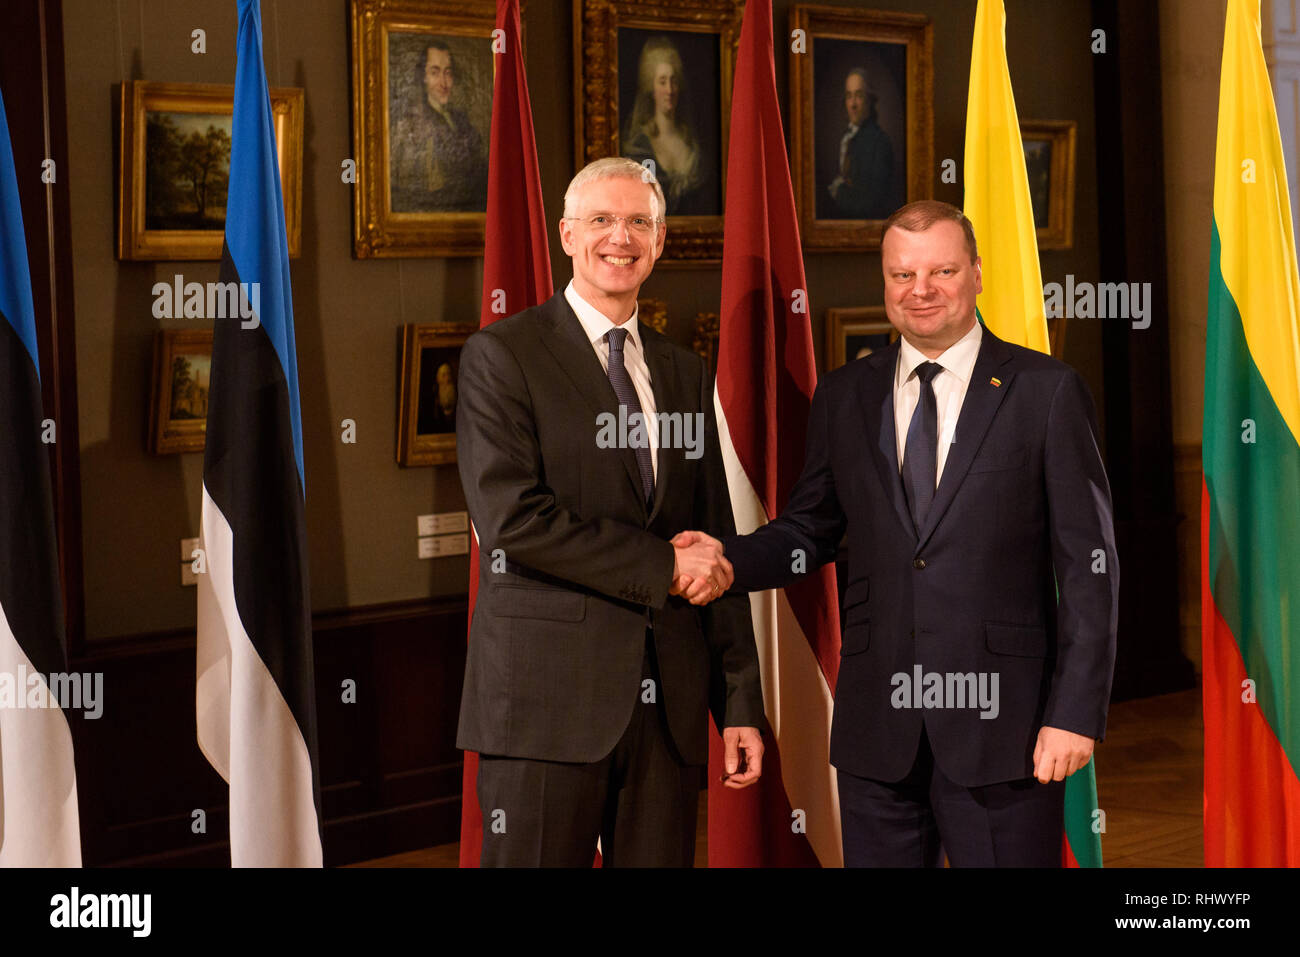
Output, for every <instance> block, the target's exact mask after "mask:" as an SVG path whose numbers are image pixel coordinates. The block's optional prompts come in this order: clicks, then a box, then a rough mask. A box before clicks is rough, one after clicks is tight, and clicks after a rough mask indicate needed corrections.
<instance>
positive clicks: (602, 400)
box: [542, 290, 644, 505]
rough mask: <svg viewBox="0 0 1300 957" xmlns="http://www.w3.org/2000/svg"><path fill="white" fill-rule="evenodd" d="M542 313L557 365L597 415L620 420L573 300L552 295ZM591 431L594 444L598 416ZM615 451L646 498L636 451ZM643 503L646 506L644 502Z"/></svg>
mask: <svg viewBox="0 0 1300 957" xmlns="http://www.w3.org/2000/svg"><path fill="white" fill-rule="evenodd" d="M542 310H543V311H544V312H545V313H546V314H547V316H548V318H549V319H550V321H551V326H552V329H553V333H554V334H553V335H549V336H543V337H542V341H543V342H544V343H545V344H546V348H547V349H549V350H550V352H551V355H553V356H554V357H555V361H556V363H557V364H558V365H559V367H560V368H561V369H563V370H564V373H565V375H566V376H568V378H569V380H570V381H571V382H572V383H573V385H574V387H575V388H576V389H577V390H578V392H579V393H580V394H581V395H582V397H583V398H584V399H585V400H586V402H587V404H588V405H589V406H591V408H592V411H593V413H601V412H608V413H609V414H611V415H613V416H614V418H615V419H616V420H617V418H618V396H617V395H615V394H614V386H613V385H611V384H610V381H609V376H608V375H607V374H606V373H605V370H604V369H603V368H601V365H600V360H599V359H598V358H596V350H595V349H593V348H592V347H591V343H590V342H588V341H587V333H586V331H585V330H584V329H583V328H582V323H581V322H579V321H578V317H577V315H576V314H575V313H574V311H573V308H572V307H571V306H570V305H569V301H568V300H567V299H565V298H564V292H563V290H561V291H560V292H557V293H556V294H555V295H554V296H552V297H551V298H550V300H548V301H547V302H546V303H545V304H544V305H543V306H542ZM590 428H591V437H592V441H593V442H594V441H595V439H596V430H597V425H596V416H595V414H593V415H592V418H591V422H590ZM615 451H617V452H618V455H619V458H621V459H622V460H623V466H624V469H625V470H626V471H627V476H628V480H629V481H631V483H632V486H633V488H634V489H635V490H636V497H637V499H638V500H640V499H642V491H641V471H640V470H639V469H638V468H637V464H636V452H634V451H633V450H632V449H631V448H625V449H617V450H615ZM642 504H643V505H644V502H643V503H642Z"/></svg>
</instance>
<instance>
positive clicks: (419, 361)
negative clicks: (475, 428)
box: [397, 323, 478, 466]
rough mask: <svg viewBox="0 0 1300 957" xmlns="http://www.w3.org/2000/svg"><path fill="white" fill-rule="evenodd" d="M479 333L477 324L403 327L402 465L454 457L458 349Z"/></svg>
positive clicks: (443, 461) (445, 461)
mask: <svg viewBox="0 0 1300 957" xmlns="http://www.w3.org/2000/svg"><path fill="white" fill-rule="evenodd" d="M476 331H478V327H477V326H471V325H449V324H446V323H435V324H430V325H415V324H410V325H406V326H403V327H402V373H401V384H400V388H399V392H398V406H397V463H398V464H399V465H406V466H411V465H446V464H449V463H451V462H455V461H456V386H457V379H458V377H459V375H460V350H461V349H462V348H463V347H464V345H465V340H466V339H468V338H469V337H470V336H471V335H472V334H473V333H474V332H476Z"/></svg>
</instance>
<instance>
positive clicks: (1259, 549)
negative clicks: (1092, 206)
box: [1201, 0, 1300, 867]
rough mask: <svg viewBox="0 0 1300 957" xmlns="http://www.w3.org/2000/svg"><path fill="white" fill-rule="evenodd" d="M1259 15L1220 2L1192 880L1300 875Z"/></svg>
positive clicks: (1278, 311)
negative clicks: (1197, 836)
mask: <svg viewBox="0 0 1300 957" xmlns="http://www.w3.org/2000/svg"><path fill="white" fill-rule="evenodd" d="M1294 237H1295V234H1294V232H1293V223H1292V218H1291V204H1290V199H1289V193H1288V192H1287V175H1286V162H1285V157H1284V155H1283V151H1282V141H1281V136H1280V134H1279V131H1278V122H1277V112H1276V108H1275V106H1274V102H1273V93H1272V90H1271V88H1270V85H1269V77H1268V70H1267V67H1266V66H1265V62H1264V53H1263V48H1262V45H1261V37H1260V5H1259V0H1228V9H1227V19H1226V22H1225V31H1224V41H1223V65H1222V72H1221V74H1220V79H1219V122H1218V137H1217V143H1216V148H1215V161H1214V222H1213V225H1212V233H1211V246H1210V288H1209V300H1208V315H1207V329H1206V347H1205V418H1204V423H1203V434H1202V462H1203V466H1202V467H1203V470H1204V481H1203V485H1202V493H1201V642H1202V659H1203V664H1202V671H1203V682H1202V707H1203V709H1204V718H1205V793H1204V815H1205V865H1206V866H1207V867H1296V866H1300V707H1297V701H1300V662H1298V661H1297V657H1296V656H1297V652H1298V651H1300V617H1297V608H1298V607H1300V511H1297V509H1296V502H1297V500H1298V499H1300V275H1298V274H1297V265H1296V248H1295V238H1294Z"/></svg>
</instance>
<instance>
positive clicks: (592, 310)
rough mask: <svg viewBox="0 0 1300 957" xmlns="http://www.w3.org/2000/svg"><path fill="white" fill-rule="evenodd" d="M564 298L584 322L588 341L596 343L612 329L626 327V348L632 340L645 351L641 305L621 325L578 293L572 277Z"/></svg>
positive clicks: (583, 329)
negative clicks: (640, 327)
mask: <svg viewBox="0 0 1300 957" xmlns="http://www.w3.org/2000/svg"><path fill="white" fill-rule="evenodd" d="M564 298H565V299H567V300H568V302H569V305H570V306H571V307H572V308H573V312H574V314H575V315H577V317H578V321H579V322H580V323H582V331H583V332H585V333H586V335H587V341H588V342H590V343H591V344H592V345H596V344H598V343H599V342H600V341H601V340H602V339H604V338H605V334H606V333H607V332H609V330H611V329H626V330H627V333H628V335H627V339H626V340H625V341H624V348H626V347H627V343H629V342H630V343H631V344H632V346H633V348H635V349H636V351H637V352H642V351H643V350H642V348H641V332H640V329H639V328H638V327H639V326H640V323H639V322H638V321H637V319H638V316H637V314H638V312H639V307H636V306H634V307H633V308H632V318H630V319H629V320H628V321H627V322H625V323H623V324H622V325H619V324H617V323H615V322H612V321H611V320H610V318H609V317H608V316H606V315H605V314H604V313H603V312H601V311H600V310H599V309H597V308H596V307H595V306H593V305H592V304H591V303H589V302H587V300H585V299H583V298H582V297H581V296H580V295H578V291H577V290H576V289H574V288H573V280H572V279H570V280H569V284H568V285H567V286H565V287H564Z"/></svg>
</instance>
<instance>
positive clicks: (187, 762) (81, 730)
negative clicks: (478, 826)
mask: <svg viewBox="0 0 1300 957" xmlns="http://www.w3.org/2000/svg"><path fill="white" fill-rule="evenodd" d="M466 610H467V605H466V600H465V598H464V597H463V596H462V597H457V598H453V599H442V600H425V601H416V602H403V603H397V604H388V605H378V606H371V607H367V608H355V609H347V610H343V611H337V612H325V613H321V614H317V615H315V616H314V618H313V630H314V640H315V654H316V711H317V720H318V735H319V754H320V776H321V813H322V818H323V820H324V843H325V863H326V865H339V864H349V863H352V862H354V861H362V860H368V859H372V858H375V857H381V856H384V855H391V854H397V853H400V852H402V851H407V850H413V849H415V848H423V847H429V846H431V845H437V844H444V843H447V842H449V841H455V840H457V838H458V837H459V830H460V795H461V767H462V760H461V752H460V751H458V750H457V749H456V719H457V714H458V712H459V709H460V691H461V682H462V679H463V676H464V670H465V635H466ZM71 668H72V670H74V671H90V672H102V673H103V675H104V677H103V685H102V686H103V688H104V702H103V715H102V716H101V717H100V718H98V719H95V720H92V719H87V718H85V717H84V716H83V715H82V714H80V713H76V712H74V713H73V714H72V733H73V739H74V744H75V748H76V759H77V790H78V802H79V805H80V809H81V833H82V847H83V857H84V860H85V863H86V864H87V865H101V866H102V865H108V866H138V865H145V866H155V867H156V866H172V865H177V866H216V867H220V866H227V865H228V864H229V862H230V851H229V844H228V840H227V834H228V830H227V823H228V819H227V797H226V793H227V792H226V785H225V782H224V781H222V780H221V778H220V777H219V776H218V775H217V773H216V772H215V771H213V770H212V768H211V766H210V765H209V764H208V763H207V761H206V759H205V758H204V757H203V755H202V754H201V753H200V751H199V749H198V745H197V744H196V741H195V719H194V683H195V677H194V668H195V662H194V635H193V634H192V633H172V634H164V635H152V636H141V637H133V638H128V639H123V640H112V641H104V642H91V643H89V645H88V648H87V654H85V655H84V656H81V657H78V658H76V659H75V660H74V661H73V662H72V664H71ZM349 679H350V680H351V681H354V682H355V687H356V696H355V697H356V700H355V703H347V702H345V701H344V700H343V688H344V682H345V681H347V680H349ZM196 810H202V811H203V812H204V815H205V816H206V832H205V833H195V831H194V822H195V817H196V816H195V813H194V812H195V811H196Z"/></svg>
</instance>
